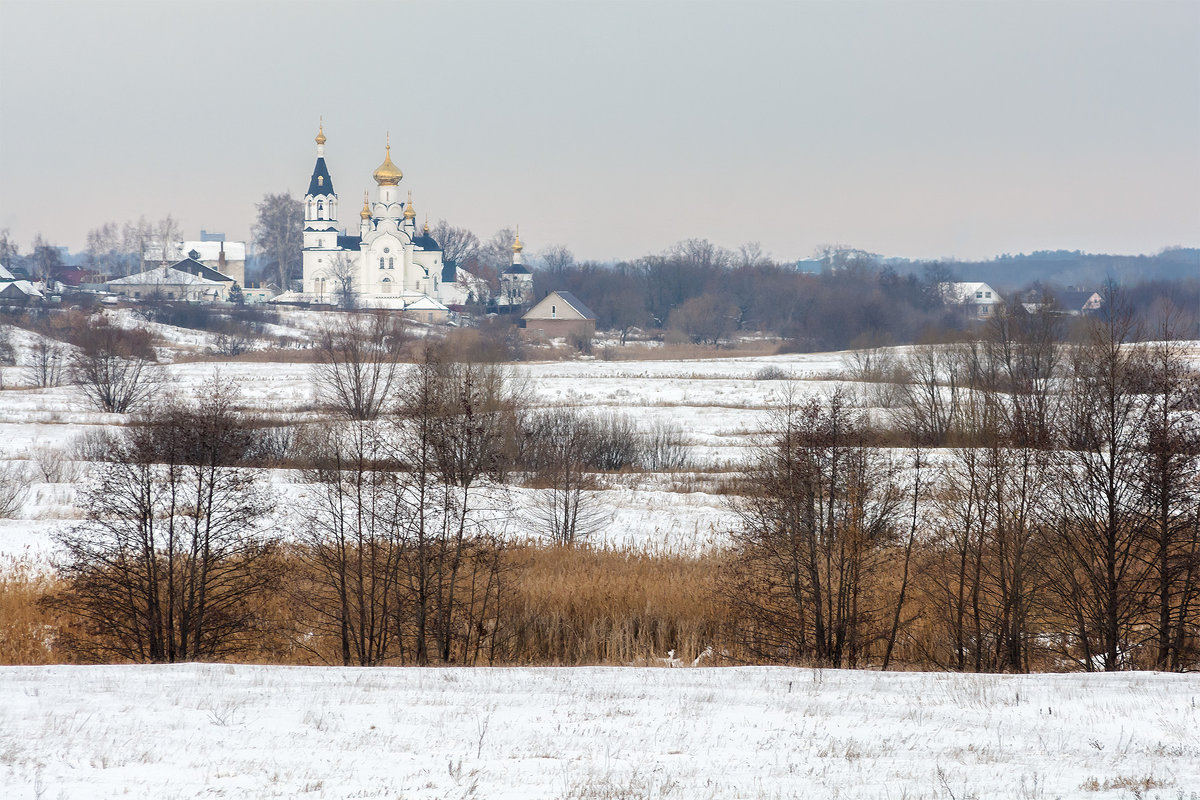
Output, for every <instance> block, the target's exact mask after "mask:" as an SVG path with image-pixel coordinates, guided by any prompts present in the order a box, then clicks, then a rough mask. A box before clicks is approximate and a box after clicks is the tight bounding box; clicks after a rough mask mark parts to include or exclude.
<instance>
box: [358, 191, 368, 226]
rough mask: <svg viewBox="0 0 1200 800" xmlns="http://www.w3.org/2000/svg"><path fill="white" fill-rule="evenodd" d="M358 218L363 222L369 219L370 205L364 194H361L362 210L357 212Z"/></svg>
mask: <svg viewBox="0 0 1200 800" xmlns="http://www.w3.org/2000/svg"><path fill="white" fill-rule="evenodd" d="M358 216H359V217H360V218H362V219H364V220H367V219H370V218H371V203H370V201H369V200H367V193H366V192H363V210H362V211H360V212H358Z"/></svg>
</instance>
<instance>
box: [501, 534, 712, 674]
mask: <svg viewBox="0 0 1200 800" xmlns="http://www.w3.org/2000/svg"><path fill="white" fill-rule="evenodd" d="M513 560H514V567H515V568H516V576H517V577H516V579H515V584H514V587H513V592H512V593H511V594H510V596H509V603H510V607H509V615H510V616H509V621H510V624H511V625H512V626H513V630H514V632H515V633H514V636H515V641H514V642H513V645H512V647H511V650H510V652H511V655H512V656H513V657H514V659H515V660H516V661H518V662H520V663H531V664H532V663H539V664H546V663H549V664H631V663H655V659H659V658H663V657H665V656H666V655H667V652H668V651H670V650H674V651H675V655H676V657H677V658H681V659H684V660H685V661H691V660H692V659H694V658H695V657H696V656H697V655H699V654H700V653H701V652H703V651H704V649H705V648H706V647H708V646H710V645H712V646H714V648H715V649H720V644H721V641H722V640H723V639H724V638H725V636H724V633H725V631H726V630H727V628H728V627H729V626H730V625H731V624H732V620H731V618H730V609H729V607H728V604H727V603H726V602H725V601H724V600H723V599H722V598H721V597H720V596H719V595H718V593H717V590H716V586H717V581H716V573H717V570H718V569H719V568H720V560H719V559H718V558H715V557H687V556H679V555H668V554H651V553H640V552H630V551H623V550H598V549H590V548H582V547H553V548H541V547H523V548H519V549H517V550H515V551H514V552H513Z"/></svg>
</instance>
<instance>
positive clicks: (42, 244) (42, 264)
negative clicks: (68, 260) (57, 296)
mask: <svg viewBox="0 0 1200 800" xmlns="http://www.w3.org/2000/svg"><path fill="white" fill-rule="evenodd" d="M29 263H30V264H31V265H32V267H33V276H34V279H35V280H40V281H46V282H49V281H50V279H51V277H52V275H53V273H54V271H55V270H57V269H58V268H59V267H61V266H62V265H63V261H62V253H61V251H60V250H59V249H58V248H57V247H55V246H54V245H52V244H50V243H49V242H47V241H46V240H45V239H43V238H42V235H41V234H40V233H39V234H38V235H37V236H35V237H34V238H33V252H32V253H31V254H30V256H29Z"/></svg>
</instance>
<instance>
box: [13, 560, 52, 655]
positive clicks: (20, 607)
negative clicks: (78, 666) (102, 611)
mask: <svg viewBox="0 0 1200 800" xmlns="http://www.w3.org/2000/svg"><path fill="white" fill-rule="evenodd" d="M57 583H58V581H57V580H56V579H55V578H54V576H53V575H52V574H50V573H49V572H48V571H46V570H40V569H36V568H35V567H33V566H32V565H31V564H30V562H29V561H27V560H24V559H12V558H8V559H0V664H61V663H64V662H65V661H66V658H65V655H64V654H63V653H61V652H59V651H57V650H56V649H55V647H54V643H55V639H56V638H57V634H58V632H59V631H60V630H61V629H62V627H63V625H65V620H63V619H61V618H60V617H59V616H58V615H57V614H55V613H54V612H52V611H48V610H46V609H45V608H43V607H42V606H41V605H40V604H39V603H38V601H39V600H40V599H41V598H42V597H44V596H45V595H46V594H48V593H49V592H51V591H53V590H54V589H55V588H56V586H57Z"/></svg>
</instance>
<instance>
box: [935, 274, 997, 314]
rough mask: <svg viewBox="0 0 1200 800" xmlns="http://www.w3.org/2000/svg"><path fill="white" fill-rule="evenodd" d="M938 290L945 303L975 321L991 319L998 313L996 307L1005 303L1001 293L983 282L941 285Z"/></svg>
mask: <svg viewBox="0 0 1200 800" xmlns="http://www.w3.org/2000/svg"><path fill="white" fill-rule="evenodd" d="M938 290H939V291H940V292H941V295H942V302H943V303H945V304H946V305H948V306H959V307H960V308H961V309H962V310H963V312H964V313H965V314H966V316H967V317H970V318H973V319H990V318H991V317H992V315H994V314H995V313H996V307H997V306H999V305H1000V304H1001V303H1003V302H1004V298H1003V297H1001V296H1000V293H999V292H997V291H996V290H995V289H993V288H992V287H991V286H989V285H988V284H986V283H984V282H983V281H964V282H957V283H940V284H938Z"/></svg>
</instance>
